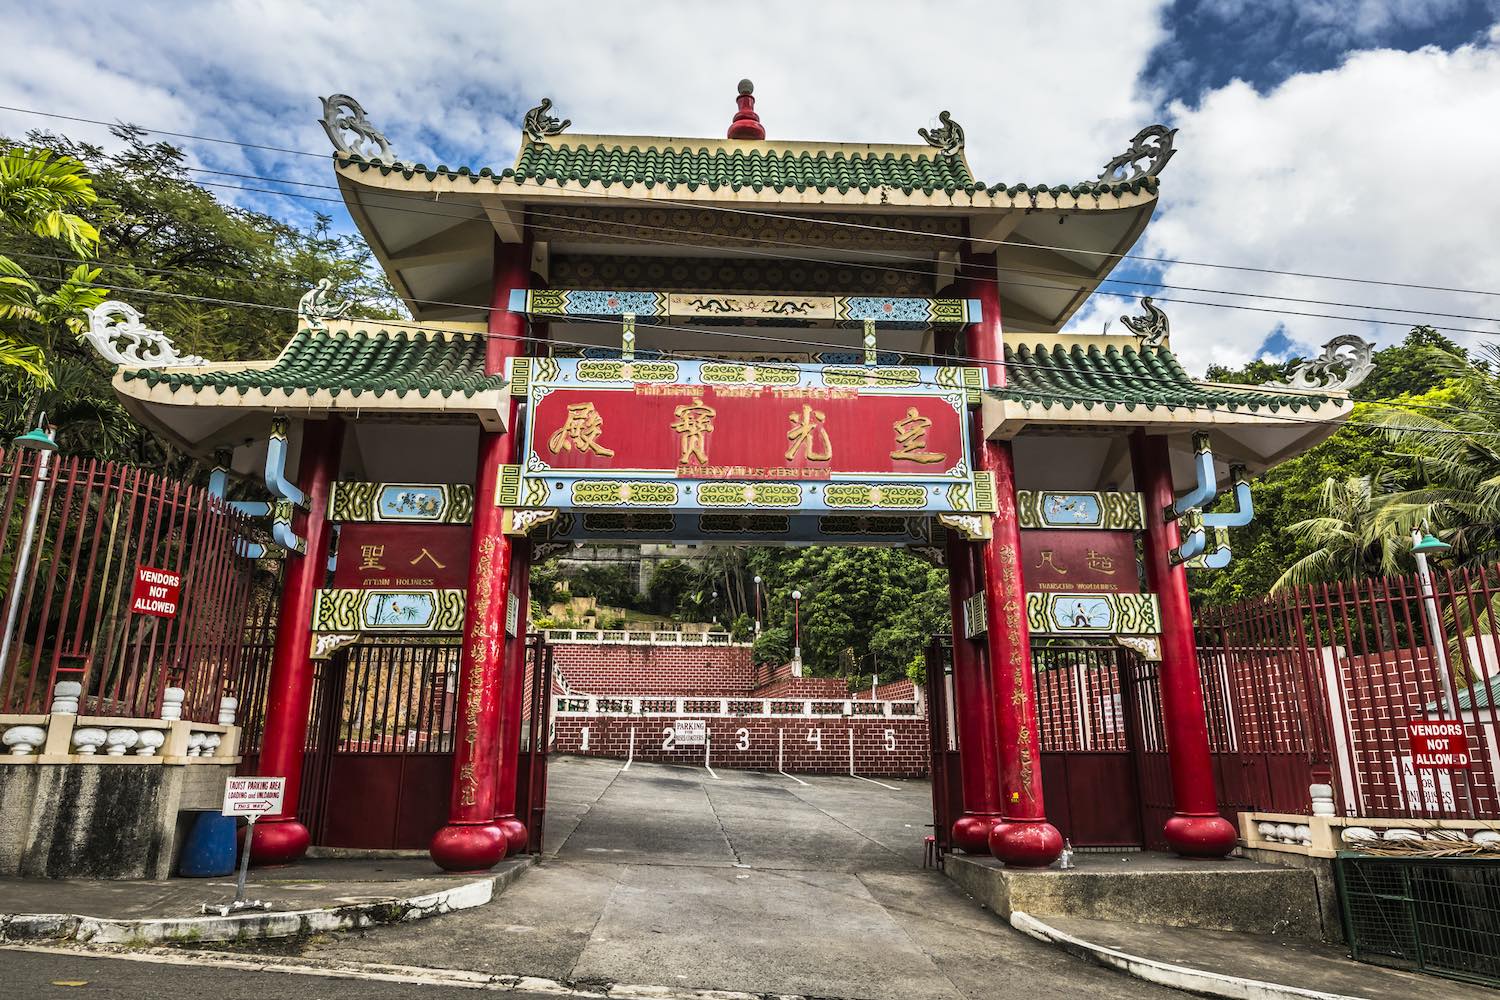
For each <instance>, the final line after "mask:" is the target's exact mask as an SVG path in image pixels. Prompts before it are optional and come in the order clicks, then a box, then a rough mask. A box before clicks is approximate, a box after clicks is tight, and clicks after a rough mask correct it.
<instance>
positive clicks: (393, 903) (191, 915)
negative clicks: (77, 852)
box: [0, 858, 531, 943]
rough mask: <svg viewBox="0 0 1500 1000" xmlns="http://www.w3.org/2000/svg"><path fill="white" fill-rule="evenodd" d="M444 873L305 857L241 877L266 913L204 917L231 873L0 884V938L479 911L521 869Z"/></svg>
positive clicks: (265, 927) (278, 931) (412, 865)
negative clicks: (265, 904) (264, 904)
mask: <svg viewBox="0 0 1500 1000" xmlns="http://www.w3.org/2000/svg"><path fill="white" fill-rule="evenodd" d="M530 863H531V859H530V858H517V859H512V860H507V861H506V862H504V863H503V864H502V865H501V866H500V867H498V868H497V869H495V870H494V871H493V872H489V873H487V874H485V875H472V874H470V875H450V874H447V873H446V872H443V871H441V870H439V869H438V868H437V867H436V866H435V865H434V864H433V863H432V862H431V861H429V860H427V859H425V858H424V859H421V860H416V859H390V860H378V861H371V860H325V861H307V862H304V863H302V864H299V865H295V866H292V867H288V868H266V869H255V870H252V871H251V872H250V877H249V880H248V882H247V884H246V889H245V895H246V898H248V899H259V900H263V901H265V902H268V903H270V904H271V909H270V910H269V911H246V912H243V913H238V914H234V915H232V916H228V917H216V916H204V915H203V913H202V905H203V904H204V903H213V904H220V903H227V902H229V901H230V900H231V899H233V898H234V887H235V881H234V877H233V876H226V877H224V878H207V879H182V878H177V879H167V880H162V881H125V880H112V881H88V880H83V879H16V878H5V879H0V941H35V940H75V941H93V942H113V943H122V942H130V943H155V942H163V941H167V942H186V941H226V940H233V939H235V938H247V937H248V938H269V937H288V936H292V935H297V934H307V933H314V932H322V931H332V930H342V929H355V928H360V927H371V926H375V925H378V924H384V923H394V922H397V921H405V920H414V919H421V918H422V917H427V916H436V915H437V914H440V913H449V912H452V911H454V910H461V909H468V908H470V907H474V906H482V905H484V904H485V903H487V902H489V901H490V900H491V899H492V898H493V897H494V895H495V894H496V893H497V892H499V891H502V890H503V889H504V887H505V886H507V885H508V884H509V883H510V882H511V881H513V880H514V879H515V878H516V877H518V876H519V875H520V873H521V872H522V871H523V870H524V869H525V868H526V867H528V866H529V865H530Z"/></svg>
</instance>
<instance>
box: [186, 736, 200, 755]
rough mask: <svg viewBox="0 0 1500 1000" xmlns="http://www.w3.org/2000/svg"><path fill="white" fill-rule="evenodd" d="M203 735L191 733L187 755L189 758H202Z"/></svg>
mask: <svg viewBox="0 0 1500 1000" xmlns="http://www.w3.org/2000/svg"><path fill="white" fill-rule="evenodd" d="M203 739H204V734H203V733H191V734H189V736H188V745H187V755H188V756H189V757H200V756H202V755H203Z"/></svg>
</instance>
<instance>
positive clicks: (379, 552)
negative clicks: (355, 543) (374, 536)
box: [359, 545, 385, 569]
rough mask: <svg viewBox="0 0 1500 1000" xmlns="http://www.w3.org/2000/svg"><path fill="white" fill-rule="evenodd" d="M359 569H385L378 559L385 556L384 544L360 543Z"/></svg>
mask: <svg viewBox="0 0 1500 1000" xmlns="http://www.w3.org/2000/svg"><path fill="white" fill-rule="evenodd" d="M359 558H360V562H359V568H360V569H385V565H384V564H383V563H382V562H381V561H380V560H381V559H383V558H385V546H384V545H361V546H360V547H359Z"/></svg>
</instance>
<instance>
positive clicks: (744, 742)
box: [734, 729, 750, 750]
mask: <svg viewBox="0 0 1500 1000" xmlns="http://www.w3.org/2000/svg"><path fill="white" fill-rule="evenodd" d="M734 735H735V736H736V737H737V739H736V740H735V744H734V748H735V749H736V750H749V749H750V730H748V729H736V730H735V731H734Z"/></svg>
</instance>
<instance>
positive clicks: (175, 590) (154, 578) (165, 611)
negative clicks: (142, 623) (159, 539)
mask: <svg viewBox="0 0 1500 1000" xmlns="http://www.w3.org/2000/svg"><path fill="white" fill-rule="evenodd" d="M181 593H182V575H181V574H180V573H173V572H172V571H171V570H166V569H151V568H150V567H149V566H137V567H136V568H135V584H134V585H133V586H132V587H131V588H130V611H131V613H132V614H137V615H155V616H156V617H158V618H172V617H174V616H175V615H176V614H177V598H178V595H180V594H181Z"/></svg>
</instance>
